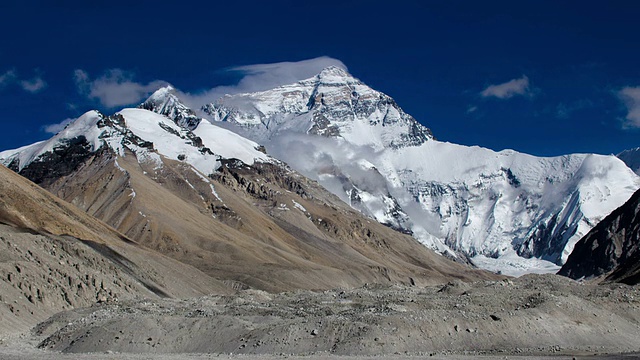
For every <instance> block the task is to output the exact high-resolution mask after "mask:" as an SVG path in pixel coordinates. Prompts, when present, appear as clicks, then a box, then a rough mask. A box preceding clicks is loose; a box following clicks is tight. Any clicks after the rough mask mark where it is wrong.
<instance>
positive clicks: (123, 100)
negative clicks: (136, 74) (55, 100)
mask: <svg viewBox="0 0 640 360" xmlns="http://www.w3.org/2000/svg"><path fill="white" fill-rule="evenodd" d="M74 80H75V82H76V85H77V86H78V90H79V91H80V93H82V94H85V95H86V96H87V97H88V98H90V99H97V100H98V101H100V103H101V104H102V105H103V106H105V107H108V108H114V107H118V106H125V105H131V104H135V103H138V102H140V101H141V100H142V99H144V98H145V97H147V96H149V95H150V94H151V93H152V92H154V91H156V90H158V89H159V88H160V87H162V86H165V85H167V82H166V81H162V80H154V81H151V82H149V83H148V84H142V83H138V82H135V81H134V80H133V74H132V73H130V72H126V71H123V70H121V69H111V70H108V71H106V72H105V73H104V74H103V75H102V76H100V77H99V78H97V79H95V80H91V79H90V77H89V74H87V72H86V71H84V70H81V69H78V70H76V71H75V72H74Z"/></svg>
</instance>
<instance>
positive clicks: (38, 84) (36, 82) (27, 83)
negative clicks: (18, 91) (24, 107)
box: [0, 69, 47, 94]
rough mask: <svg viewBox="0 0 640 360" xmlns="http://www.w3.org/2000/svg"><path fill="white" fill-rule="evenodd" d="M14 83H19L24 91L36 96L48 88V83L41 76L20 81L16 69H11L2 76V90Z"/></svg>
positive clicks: (0, 78)
mask: <svg viewBox="0 0 640 360" xmlns="http://www.w3.org/2000/svg"><path fill="white" fill-rule="evenodd" d="M36 72H37V70H36ZM14 83H17V84H18V85H19V86H20V87H21V88H22V90H24V91H27V92H30V93H32V94H35V93H37V92H39V91H41V90H43V89H44V88H46V87H47V83H46V82H45V81H44V80H43V79H42V77H40V76H35V77H33V78H31V79H27V80H20V79H19V78H18V72H17V71H15V70H14V69H11V70H9V71H7V72H5V73H4V74H2V75H0V88H3V87H5V86H7V85H11V84H14Z"/></svg>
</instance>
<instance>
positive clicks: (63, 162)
mask: <svg viewBox="0 0 640 360" xmlns="http://www.w3.org/2000/svg"><path fill="white" fill-rule="evenodd" d="M91 155H92V149H91V144H89V143H88V142H87V139H86V138H85V137H84V136H82V135H81V136H78V137H75V138H73V139H68V140H64V141H63V142H62V144H60V146H58V147H56V148H54V149H53V151H51V152H47V153H45V154H43V155H42V156H41V157H40V158H39V159H38V160H37V161H33V162H31V163H30V164H29V165H27V166H25V167H24V168H22V170H20V172H19V174H20V175H22V176H24V177H26V178H27V179H29V180H31V181H33V182H34V183H36V184H38V185H47V184H49V183H51V182H53V181H55V180H57V179H59V178H61V177H63V176H67V175H69V174H71V173H72V172H74V171H75V170H76V169H77V168H78V167H79V166H80V165H82V163H84V162H85V160H87V159H88V158H89V157H90V156H91ZM11 168H12V170H15V169H16V168H17V166H15V165H14V166H11Z"/></svg>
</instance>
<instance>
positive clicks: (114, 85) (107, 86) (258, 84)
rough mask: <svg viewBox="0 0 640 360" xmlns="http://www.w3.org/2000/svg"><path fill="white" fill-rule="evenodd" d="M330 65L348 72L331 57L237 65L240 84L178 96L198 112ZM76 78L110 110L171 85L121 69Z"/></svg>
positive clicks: (82, 73) (76, 74) (80, 74)
mask: <svg viewBox="0 0 640 360" xmlns="http://www.w3.org/2000/svg"><path fill="white" fill-rule="evenodd" d="M329 66H337V67H340V68H342V69H345V70H346V69H347V67H346V66H345V65H344V63H342V61H340V60H337V59H333V58H330V57H327V56H322V57H318V58H315V59H309V60H302V61H296V62H279V63H273V64H254V65H244V66H236V67H232V68H229V69H226V70H225V71H227V72H235V73H239V74H240V75H242V78H241V79H240V81H239V82H238V83H237V84H236V85H229V86H216V87H213V88H210V89H206V90H202V91H196V92H189V91H181V90H179V89H176V93H177V95H178V97H179V98H180V99H181V100H182V101H184V102H185V104H186V105H187V106H189V107H191V108H192V109H194V110H196V111H198V110H199V109H200V108H201V107H202V105H205V104H207V103H211V102H213V101H215V100H217V99H218V98H220V97H222V96H224V95H225V94H237V93H244V92H255V91H263V90H268V89H272V88H274V87H277V86H281V85H285V84H291V83H295V82H296V81H300V80H303V79H307V78H310V77H312V76H314V75H316V74H318V73H319V72H320V71H322V69H324V68H326V67H329ZM73 78H74V81H75V83H76V85H77V86H78V90H79V91H80V93H82V94H84V95H86V96H87V97H88V98H89V99H94V100H98V101H99V102H100V103H101V104H102V105H103V106H105V107H108V108H114V107H118V106H125V105H131V104H135V103H138V102H141V101H142V100H143V99H144V98H145V97H147V96H149V95H150V94H151V93H152V92H154V91H155V90H157V89H159V88H160V87H163V86H166V85H168V84H169V83H168V82H166V81H163V80H154V81H151V82H149V83H146V84H145V83H141V82H137V81H135V79H134V74H133V73H131V72H127V71H124V70H121V69H111V70H108V71H106V72H105V73H104V74H102V75H101V76H100V77H98V78H96V79H92V78H91V77H90V76H89V74H88V73H87V72H86V71H84V70H82V69H77V70H75V71H74V74H73Z"/></svg>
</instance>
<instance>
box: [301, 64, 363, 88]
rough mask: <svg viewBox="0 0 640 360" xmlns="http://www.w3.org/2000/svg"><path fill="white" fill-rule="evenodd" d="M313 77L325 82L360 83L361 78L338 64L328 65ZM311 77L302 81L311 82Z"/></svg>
mask: <svg viewBox="0 0 640 360" xmlns="http://www.w3.org/2000/svg"><path fill="white" fill-rule="evenodd" d="M311 79H314V80H316V79H317V81H319V82H321V83H324V84H347V83H356V82H357V83H360V80H358V79H356V78H354V77H353V76H351V74H349V73H348V72H347V71H346V70H345V69H343V68H341V67H338V66H329V67H326V68H324V69H322V71H321V72H320V73H319V74H318V75H316V76H314V77H313V78H311ZM311 79H307V80H303V81H302V82H309V81H311Z"/></svg>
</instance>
